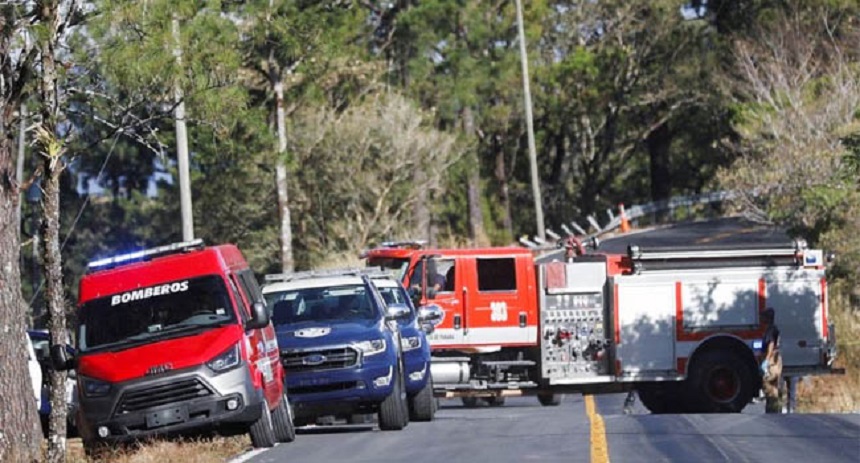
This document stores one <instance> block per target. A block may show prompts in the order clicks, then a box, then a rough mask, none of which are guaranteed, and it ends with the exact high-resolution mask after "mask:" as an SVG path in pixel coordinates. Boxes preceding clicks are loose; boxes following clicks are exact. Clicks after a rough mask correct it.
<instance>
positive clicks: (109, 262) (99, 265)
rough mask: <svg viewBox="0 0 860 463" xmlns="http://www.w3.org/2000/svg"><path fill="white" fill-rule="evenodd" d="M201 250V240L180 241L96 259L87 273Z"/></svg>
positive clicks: (89, 265)
mask: <svg viewBox="0 0 860 463" xmlns="http://www.w3.org/2000/svg"><path fill="white" fill-rule="evenodd" d="M201 248H203V240H202V239H200V238H198V239H195V240H191V241H182V242H179V243H173V244H167V245H164V246H158V247H155V248H150V249H144V250H141V251H135V252H130V253H128V254H120V255H118V256H113V257H108V258H105V259H98V260H94V261H92V262H90V263H89V264H87V273H90V272H95V271H98V270H107V269H110V268H115V267H119V266H122V265H126V264H131V263H134V262H141V261H145V260H150V259H152V258H155V257H162V256H166V255H169V254H178V253H182V252H189V251H193V250H195V249H201Z"/></svg>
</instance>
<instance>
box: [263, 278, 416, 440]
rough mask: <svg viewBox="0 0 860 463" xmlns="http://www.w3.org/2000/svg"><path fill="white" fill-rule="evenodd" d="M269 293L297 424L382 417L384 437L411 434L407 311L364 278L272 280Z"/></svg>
mask: <svg viewBox="0 0 860 463" xmlns="http://www.w3.org/2000/svg"><path fill="white" fill-rule="evenodd" d="M263 294H264V296H265V298H266V301H267V303H268V306H269V309H270V310H271V312H272V322H273V323H274V325H275V330H276V332H277V337H278V345H279V346H280V350H281V361H282V362H283V365H284V368H285V370H286V380H285V381H286V386H287V390H288V391H289V394H290V398H291V402H292V405H293V411H294V418H295V422H296V424H297V425H299V426H302V425H308V424H314V423H316V422H317V419H318V418H321V417H335V418H349V417H351V416H355V415H364V414H371V413H376V414H377V416H378V421H379V428H380V429H382V430H400V429H403V428H404V427H406V425H407V424H408V423H409V409H408V402H407V380H406V367H405V363H404V356H403V354H402V350H401V345H402V340H401V339H402V338H401V333H400V325H399V323H398V320H401V319H406V318H408V317H409V316H410V311H409V309H408V307H406V306H402V305H391V306H388V305H387V304H386V303H385V301H384V299H383V298H382V295H381V294H380V292H379V291H378V290H377V288H376V286H375V285H374V284H373V282H372V281H371V280H370V278H369V277H368V276H367V275H366V274H363V273H361V272H348V271H328V272H324V273H320V272H302V273H293V274H285V275H268V276H266V284H265V286H264V287H263Z"/></svg>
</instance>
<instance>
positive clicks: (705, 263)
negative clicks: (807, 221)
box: [627, 240, 824, 274]
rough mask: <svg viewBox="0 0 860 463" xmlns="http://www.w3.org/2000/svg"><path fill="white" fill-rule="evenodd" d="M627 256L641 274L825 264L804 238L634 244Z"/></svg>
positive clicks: (628, 250)
mask: <svg viewBox="0 0 860 463" xmlns="http://www.w3.org/2000/svg"><path fill="white" fill-rule="evenodd" d="M627 257H628V258H629V259H630V260H631V262H632V266H633V268H632V270H633V272H634V273H637V274H638V273H641V272H643V271H649V270H685V269H697V268H725V267H776V266H793V267H819V266H822V265H824V256H823V254H822V251H821V250H811V249H808V247H807V244H806V241H804V240H796V241H793V242H791V243H784V244H781V245H770V246H768V247H762V245H761V244H740V245H732V246H674V247H659V248H650V247H641V246H638V245H635V244H631V245H629V246H628V247H627Z"/></svg>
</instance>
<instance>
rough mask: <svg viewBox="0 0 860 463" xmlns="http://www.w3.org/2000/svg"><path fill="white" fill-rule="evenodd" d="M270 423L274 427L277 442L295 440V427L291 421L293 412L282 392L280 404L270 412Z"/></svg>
mask: <svg viewBox="0 0 860 463" xmlns="http://www.w3.org/2000/svg"><path fill="white" fill-rule="evenodd" d="M272 425H273V427H274V429H275V438H276V439H277V440H278V442H292V441H294V440H296V427H295V426H294V423H293V412H292V410H290V402H289V401H288V400H287V395H286V394H284V396H283V398H282V399H281V404H280V405H278V408H276V409H275V412H274V413H272Z"/></svg>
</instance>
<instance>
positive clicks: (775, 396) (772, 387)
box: [759, 307, 782, 413]
mask: <svg viewBox="0 0 860 463" xmlns="http://www.w3.org/2000/svg"><path fill="white" fill-rule="evenodd" d="M775 318H776V313H775V311H774V310H773V308H771V307H768V308H767V310H765V311H764V312H762V314H761V319H762V322H763V323H764V324H765V330H764V335H763V336H762V339H761V348H762V355H761V357H760V358H759V361H760V365H761V373H762V380H761V383H762V390H763V391H764V396H765V413H780V412H781V411H782V403H781V402H782V401H781V395H780V389H779V382H780V380H781V379H782V356H781V355H780V352H779V328H777V326H776V323H775Z"/></svg>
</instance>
